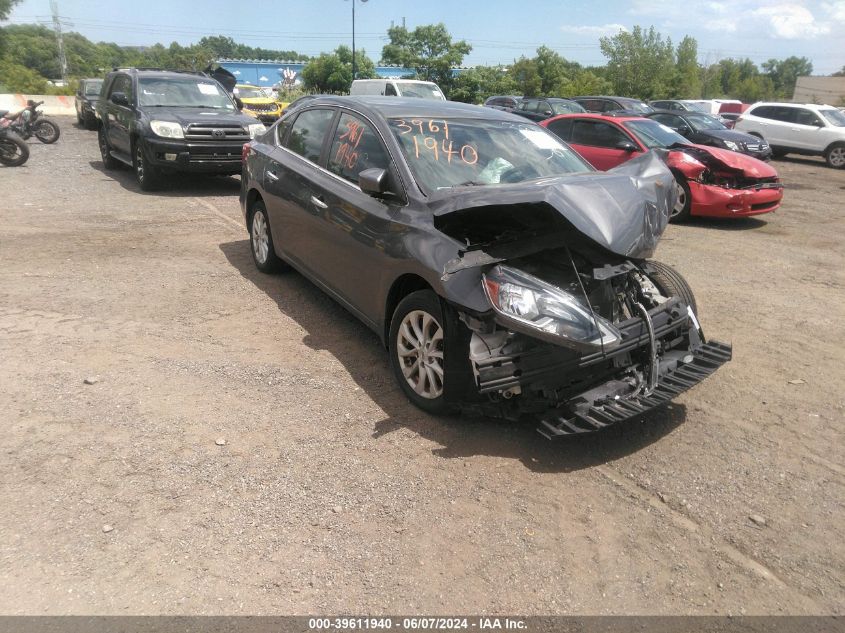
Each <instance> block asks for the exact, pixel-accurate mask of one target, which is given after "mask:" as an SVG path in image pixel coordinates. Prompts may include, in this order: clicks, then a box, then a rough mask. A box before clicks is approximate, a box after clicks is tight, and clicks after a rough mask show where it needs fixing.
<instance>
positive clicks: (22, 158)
mask: <svg viewBox="0 0 845 633" xmlns="http://www.w3.org/2000/svg"><path fill="white" fill-rule="evenodd" d="M28 159H29V146H28V145H27V144H26V143H25V142H24V141H23V139H22V138H21V137H19V136H18V135H17V134H15V133H14V132H6V133H5V134H3V135H2V136H0V163H2V164H4V165H6V166H8V167H19V166H21V165H23V164H24V163H25V162H26V161H27V160H28Z"/></svg>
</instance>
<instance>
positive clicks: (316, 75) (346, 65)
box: [302, 45, 377, 94]
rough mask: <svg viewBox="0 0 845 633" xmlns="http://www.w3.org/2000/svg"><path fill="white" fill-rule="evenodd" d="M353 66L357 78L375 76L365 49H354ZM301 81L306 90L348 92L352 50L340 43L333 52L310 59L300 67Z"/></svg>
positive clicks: (350, 79)
mask: <svg viewBox="0 0 845 633" xmlns="http://www.w3.org/2000/svg"><path fill="white" fill-rule="evenodd" d="M355 66H356V73H357V76H358V79H373V78H375V77H376V76H377V75H376V68H375V65H374V64H373V61H372V60H371V59H370V58H369V57H367V54H366V52H365V51H355ZM302 81H303V83H304V84H305V88H306V90H313V91H314V92H323V93H332V94H346V93H348V92H349V86H351V85H352V50H351V49H350V48H349V47H348V46H343V45H341V46H338V47H337V48H336V49H335V51H334V52H333V53H323V54H322V55H320V56H319V57H317V58H315V59H312V60H311V61H309V62H308V63H307V64H306V65H305V67H304V68H303V69H302Z"/></svg>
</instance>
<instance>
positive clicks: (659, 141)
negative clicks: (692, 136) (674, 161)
mask: <svg viewBox="0 0 845 633" xmlns="http://www.w3.org/2000/svg"><path fill="white" fill-rule="evenodd" d="M625 127H626V128H628V130H629V131H631V132H633V134H634V136H636V137H637V139H639V141H640V143H642V144H643V145H645V146H646V147H648V148H649V149H652V148H654V147H669V146H671V145H674V144H675V143H682V144H683V145H689V141H688V140H687V139H685V138H684V137H683V136H681V135H680V134H678V133H677V132H675V131H673V130H672V129H671V128H668V127H666V126H665V125H662V124H661V123H658V122H657V121H652V120H651V119H642V120H639V119H636V120H633V121H626V122H625Z"/></svg>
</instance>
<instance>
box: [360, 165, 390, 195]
mask: <svg viewBox="0 0 845 633" xmlns="http://www.w3.org/2000/svg"><path fill="white" fill-rule="evenodd" d="M388 180H389V179H388V175H387V170H386V169H378V168H372V169H365V170H364V171H362V172H361V173H360V174H358V186H359V187H361V191H363V192H364V193H366V194H369V195H371V196H374V197H379V196H383V195H384V194H385V193H387V184H388Z"/></svg>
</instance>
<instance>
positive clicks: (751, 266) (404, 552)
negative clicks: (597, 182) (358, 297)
mask: <svg viewBox="0 0 845 633" xmlns="http://www.w3.org/2000/svg"><path fill="white" fill-rule="evenodd" d="M59 123H60V125H61V127H62V137H61V139H60V140H59V142H58V143H57V144H55V145H50V146H48V145H41V144H38V143H37V141H35V142H33V143H31V150H32V155H31V158H30V160H29V162H28V163H27V164H26V165H25V166H23V167H20V168H2V167H0V220H2V221H0V264H2V266H0V280H1V281H0V358H2V362H0V411H2V412H3V414H2V415H3V426H2V442H0V446H1V447H2V469H1V470H0V472H2V477H0V507H2V508H3V509H4V511H3V512H0V587H2V591H0V613H5V614H246V613H251V614H291V613H299V614H301V613H326V612H356V613H415V612H416V613H478V612H484V613H521V614H559V613H560V614H562V613H566V614H621V613H629V614H653V613H660V614H714V613H718V614H726V613H730V614H740V613H747V614H784V613H789V614H821V613H839V614H841V613H843V609H842V606H843V604H845V561H844V559H845V556H843V543H845V511H843V499H845V496H843V483H845V465H844V464H845V460H844V459H843V456H845V442H843V417H845V416H843V411H845V370H844V369H843V367H845V346H843V340H845V293H843V290H845V248H843V235H845V215H843V211H845V205H843V199H845V194H844V193H843V189H845V171H835V170H832V169H829V168H827V167H825V166H824V164H823V163H822V162H821V161H820V160H815V159H801V158H795V159H787V160H780V161H777V162H775V163H774V164H775V166H776V167H777V168H778V170H779V171H780V173H781V175H782V177H783V179H784V181H785V183H786V184H787V187H788V188H787V191H786V202H785V204H784V205H783V207H782V209H781V210H779V211H778V212H777V213H774V214H770V215H767V216H763V217H761V218H758V219H747V220H740V221H731V222H727V221H724V222H716V221H695V222H693V223H691V224H688V225H683V226H674V225H673V226H671V227H670V228H669V229H668V231H667V233H666V236H665V238H664V240H663V241H662V242H661V246H660V248H659V251H658V253H657V257H658V258H659V259H662V260H664V261H666V262H668V263H670V264H672V265H675V266H676V267H677V268H679V269H680V270H681V271H682V272H683V273H684V274H685V275H686V276H687V278H688V279H689V281H690V283H691V285H692V287H693V288H694V289H695V291H696V294H697V298H698V304H699V307H700V311H701V314H700V317H701V321H702V324H703V326H704V328H705V331H706V332H707V333H708V335H710V336H711V337H713V338H715V339H718V340H725V341H730V342H732V343H733V344H734V360H733V361H732V362H731V363H729V364H728V365H726V366H725V367H723V368H722V369H721V370H720V371H719V372H717V373H716V374H715V375H714V376H713V377H711V378H710V379H708V380H707V381H706V382H704V383H703V384H701V385H699V386H697V387H696V388H694V389H693V390H691V391H689V392H687V393H685V394H683V395H682V396H681V397H679V398H678V399H677V400H676V402H675V403H674V404H672V405H671V406H669V407H666V408H663V409H660V410H657V411H655V412H654V413H652V414H651V415H649V416H648V417H646V418H645V419H642V420H637V421H634V422H631V423H629V424H626V425H623V426H620V427H618V428H614V429H611V430H610V431H608V432H605V433H601V434H596V435H594V436H591V437H587V438H581V439H578V440H575V441H568V442H563V443H558V444H551V443H548V442H546V441H545V440H543V439H542V438H541V437H540V436H538V435H537V434H536V433H535V432H534V430H533V427H527V426H521V425H514V424H509V423H504V422H500V421H491V420H483V419H458V418H451V419H444V418H435V417H431V416H429V415H426V414H424V413H422V412H420V411H418V410H416V409H415V408H414V407H413V406H411V405H410V404H409V403H408V402H407V401H406V399H405V398H404V397H403V395H402V394H401V392H400V390H399V389H398V387H397V386H396V385H395V384H394V382H393V380H392V377H391V375H390V372H389V368H388V364H387V355H386V353H385V352H384V350H383V349H382V348H381V347H380V345H379V342H378V340H377V338H376V337H375V336H374V335H373V334H372V333H370V331H369V330H367V329H366V328H365V327H363V326H362V325H360V324H359V323H358V322H357V321H355V319H354V318H352V317H351V316H350V315H349V314H348V313H347V312H345V311H344V310H343V309H342V308H340V307H339V306H338V305H336V304H334V303H333V302H332V301H331V300H330V299H328V298H327V297H326V296H325V295H323V294H322V293H321V292H320V291H319V290H318V289H317V288H315V287H314V286H313V285H312V284H310V283H309V282H308V281H306V280H305V279H304V278H302V277H301V276H299V275H298V274H295V273H288V274H283V275H280V276H276V277H271V276H266V275H262V274H259V273H258V272H257V271H255V269H254V267H253V264H252V261H251V259H250V255H249V251H248V242H247V235H246V231H245V229H244V228H243V226H242V220H241V218H240V210H239V207H238V204H237V193H238V187H239V181H238V179H237V178H236V177H233V178H201V177H195V178H181V179H179V180H178V181H176V182H174V184H173V186H172V187H171V188H169V189H168V190H166V191H163V192H160V193H157V194H142V193H140V192H139V191H138V188H137V186H136V185H135V182H134V180H133V177H132V174H131V172H129V171H128V170H118V171H113V172H106V171H104V170H103V168H102V164H101V162H100V158H99V153H98V150H97V143H96V134H95V133H93V132H87V131H85V130H81V129H78V128H77V127H76V126H75V124H73V122H72V121H71V120H70V119H63V118H60V119H59ZM86 378H90V379H91V380H89V382H91V383H93V384H86V383H85V379H86Z"/></svg>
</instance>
